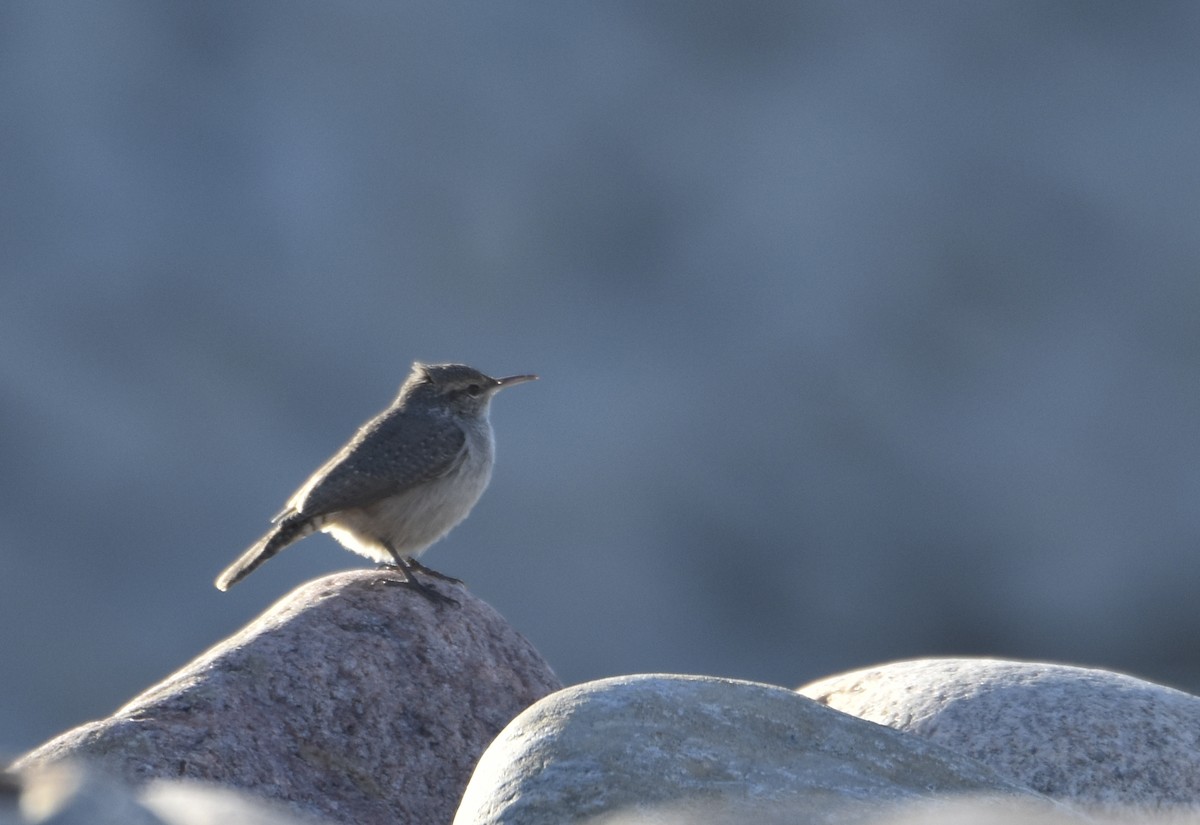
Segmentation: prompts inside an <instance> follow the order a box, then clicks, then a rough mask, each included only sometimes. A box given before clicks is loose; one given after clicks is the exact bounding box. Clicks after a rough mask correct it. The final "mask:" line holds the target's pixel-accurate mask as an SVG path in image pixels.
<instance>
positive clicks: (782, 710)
mask: <svg viewBox="0 0 1200 825" xmlns="http://www.w3.org/2000/svg"><path fill="white" fill-rule="evenodd" d="M945 794H982V795H1001V796H1005V797H1012V798H1019V799H1025V800H1028V801H1031V802H1034V801H1038V800H1040V798H1039V797H1037V795H1036V794H1033V793H1031V792H1029V791H1027V790H1026V789H1024V788H1020V787H1018V786H1016V785H1014V784H1012V783H1010V782H1008V781H1007V780H1004V779H1002V778H1001V777H1000V776H998V775H997V774H995V773H994V772H992V771H991V770H989V769H988V768H986V767H984V766H983V765H980V764H979V763H978V762H975V761H974V760H972V759H969V758H966V757H964V756H962V755H960V754H956V753H953V752H951V751H947V750H944V749H943V748H940V747H938V746H936V745H933V744H931V743H930V742H928V741H926V740H923V739H921V738H919V737H915V736H906V735H903V734H900V733H897V732H895V731H891V730H888V729H887V728H883V727H880V726H878V725H874V724H869V723H866V722H863V721H862V720H859V719H855V718H854V717H852V716H847V715H845V714H842V713H835V712H833V711H831V710H830V709H828V708H825V707H822V706H821V705H820V704H819V703H817V702H814V701H811V700H809V699H806V698H805V697H803V696H799V695H798V694H796V693H795V692H793V691H790V690H787V689H785V688H780V687H774V686H771V685H761V684H756V683H753V682H741V681H735V680H731V679H718V678H710V677H699V676H655V675H645V676H625V677H619V678H614V679H605V680H601V681H598V682H589V683H587V684H583V685H578V686H575V687H571V688H567V689H566V690H562V691H559V692H558V693H555V694H553V695H552V696H549V697H547V698H546V699H543V700H542V701H540V702H538V703H537V704H536V705H534V706H533V707H531V708H529V709H528V710H527V711H525V712H524V713H522V714H521V715H520V716H518V717H517V718H516V719H514V720H513V721H512V723H510V724H509V726H508V727H507V728H505V730H504V732H503V733H501V734H500V736H499V737H498V738H497V739H496V741H495V742H493V743H492V745H491V746H490V747H489V748H488V749H487V752H486V753H484V755H483V758H482V759H481V760H480V763H479V766H478V767H477V768H476V770H475V773H474V775H473V776H472V777H471V782H470V784H469V785H468V787H467V792H466V794H465V795H464V797H463V801H462V805H461V806H460V808H459V810H458V815H457V816H456V817H455V819H454V823H455V825H501V823H506V824H510V825H511V824H512V823H520V825H566V823H584V822H588V823H597V825H598V823H602V822H603V823H618V822H620V823H626V822H628V823H634V822H637V823H644V822H689V823H693V822H713V823H718V822H719V823H726V822H730V823H733V822H753V823H764V824H767V823H776V822H778V823H783V822H788V823H793V822H806V823H810V822H811V823H834V822H838V823H841V822H861V821H865V820H866V819H867V818H869V817H871V816H874V815H877V814H879V813H880V811H881V810H883V809H885V808H887V807H888V806H890V805H892V804H895V803H899V802H902V801H905V800H917V799H923V798H926V799H927V798H930V797H931V796H934V795H945Z"/></svg>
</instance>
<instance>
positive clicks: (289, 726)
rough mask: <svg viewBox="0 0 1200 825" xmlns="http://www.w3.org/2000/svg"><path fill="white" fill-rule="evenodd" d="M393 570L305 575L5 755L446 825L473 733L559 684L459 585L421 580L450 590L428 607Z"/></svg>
mask: <svg viewBox="0 0 1200 825" xmlns="http://www.w3.org/2000/svg"><path fill="white" fill-rule="evenodd" d="M393 579H394V577H393V576H392V575H391V574H388V573H386V572H379V571H374V570H360V571H354V572H350V573H340V574H336V575H333V576H327V577H325V578H322V579H318V580H317V581H315V582H311V583H309V584H307V585H304V586H302V587H300V588H298V589H297V590H295V591H294V592H292V593H291V594H289V595H288V596H286V597H284V598H283V599H281V600H280V601H279V602H278V603H276V604H275V605H274V606H273V607H272V608H270V609H269V610H268V611H267V612H266V613H264V614H263V615H262V616H260V617H259V618H258V619H256V620H255V621H254V622H252V623H251V624H249V625H248V626H247V627H246V628H244V629H243V630H242V631H241V632H239V633H237V634H236V635H234V636H232V637H230V638H229V639H227V640H226V641H224V642H222V643H221V644H219V645H217V646H216V647H214V648H212V649H211V650H209V651H208V652H207V653H205V654H203V655H202V656H200V657H199V658H197V659H196V660H194V661H193V662H191V663H190V664H188V665H187V666H185V667H184V668H183V669H181V670H180V671H178V672H177V673H175V674H173V675H172V676H170V677H168V678H167V679H166V680H164V681H163V682H162V683H160V684H158V685H156V686H154V687H152V688H150V689H149V690H147V691H146V692H144V693H143V694H142V695H140V696H138V697H137V698H135V699H133V700H132V701H131V702H129V703H128V704H127V705H125V706H124V707H122V708H121V709H120V710H118V711H117V712H116V713H114V714H113V715H112V716H110V717H109V718H107V719H103V720H100V721H96V722H91V723H88V724H85V725H82V726H80V727H78V728H75V729H73V730H70V731H68V732H66V733H64V734H62V735H61V736H59V737H57V738H56V739H53V740H51V741H50V742H48V743H46V744H45V745H42V746H41V747H39V748H37V749H36V750H34V751H32V752H31V753H29V754H27V755H26V756H25V757H23V758H22V759H21V760H20V761H19V762H18V763H17V765H16V766H15V767H16V768H17V769H25V768H30V767H34V766H40V765H47V764H52V763H55V762H58V761H60V760H64V759H73V760H80V761H83V762H85V763H87V764H89V765H91V766H94V767H95V768H97V769H99V770H100V771H102V772H104V773H107V774H111V775H113V776H115V777H118V778H121V779H124V780H125V781H128V782H130V783H133V784H135V785H137V784H139V783H141V782H144V781H146V780H149V779H155V778H171V779H178V778H186V779H195V780H202V781H206V782H215V783H219V784H221V785H223V786H226V787H231V788H243V789H247V790H248V791H250V792H252V793H254V794H257V795H260V796H262V797H266V798H269V799H274V800H279V801H282V802H284V803H287V804H288V806H289V807H290V809H291V810H294V811H297V812H300V813H307V814H315V815H317V816H322V817H326V818H328V819H331V820H334V821H340V822H353V823H375V822H379V823H383V822H387V823H408V822H412V823H433V822H448V821H449V820H450V818H451V817H452V816H453V813H454V808H455V805H456V804H457V802H458V799H459V796H460V795H461V793H462V790H463V788H464V786H465V785H466V782H467V779H468V777H469V776H470V772H471V769H472V768H473V767H474V764H475V761H476V760H477V759H478V757H479V755H480V754H481V753H482V752H483V750H484V748H485V747H486V746H487V744H488V743H489V742H490V741H491V740H492V738H493V737H494V736H495V735H496V734H497V733H498V732H499V731H500V729H501V728H503V727H504V726H505V724H507V723H508V721H509V720H510V719H512V717H513V716H515V715H516V714H518V713H519V712H520V711H521V710H523V709H524V708H525V707H527V706H528V705H530V704H531V703H533V702H534V701H536V700H537V699H539V698H540V697H542V696H545V695H546V694H547V693H550V692H551V691H553V690H555V689H557V688H558V687H560V686H561V684H560V682H559V681H558V679H557V677H555V675H554V673H553V672H552V671H551V669H550V667H549V666H548V665H547V664H546V663H545V661H544V660H543V659H542V658H541V656H540V655H539V654H538V653H537V652H536V651H535V650H534V648H533V647H532V646H531V645H530V644H529V642H527V641H526V640H525V639H524V638H523V637H522V636H520V635H519V634H517V633H516V631H514V630H513V629H512V628H511V627H510V626H509V625H508V624H507V623H506V622H505V621H504V619H503V618H501V617H500V615H499V614H497V613H496V612H495V611H494V610H492V609H491V608H490V607H489V606H488V605H486V604H485V603H483V602H482V601H480V600H479V599H476V598H475V597H473V596H472V595H471V594H470V593H469V592H468V591H467V590H465V589H464V588H460V587H455V586H451V585H448V584H445V583H442V582H430V586H431V587H436V588H437V589H438V590H440V591H441V592H443V593H445V594H447V595H451V596H453V598H455V599H457V600H458V601H459V602H460V604H459V605H453V604H434V603H433V602H431V601H430V600H429V599H427V598H424V597H423V596H421V595H420V594H418V593H416V592H414V591H412V590H410V589H408V588H406V587H404V586H402V585H400V586H397V585H393V584H390V583H389V582H390V581H391V580H393ZM427 581H428V579H427Z"/></svg>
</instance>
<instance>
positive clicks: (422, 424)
mask: <svg viewBox="0 0 1200 825" xmlns="http://www.w3.org/2000/svg"><path fill="white" fill-rule="evenodd" d="M465 456H466V436H465V435H464V433H463V431H462V429H460V428H459V426H458V425H457V424H455V423H454V422H453V421H451V420H449V419H446V418H442V417H435V418H430V417H428V416H410V415H405V413H404V410H403V409H398V410H397V409H393V410H387V411H386V412H383V413H381V414H380V415H378V416H376V417H375V418H373V419H372V420H370V421H368V422H367V423H366V424H364V425H363V426H362V427H361V428H360V429H359V431H358V432H357V433H355V435H354V438H352V439H351V440H350V442H349V443H348V444H346V446H345V447H343V448H342V449H340V450H338V452H337V453H336V454H335V455H334V456H333V457H332V458H330V459H329V460H328V461H326V462H325V463H324V464H323V465H322V466H321V467H320V469H318V470H317V471H316V472H315V473H313V474H312V475H311V476H310V477H309V479H308V481H306V482H305V483H304V485H303V486H301V487H300V489H299V490H297V491H296V492H295V493H294V494H293V495H292V497H291V499H289V500H288V503H287V506H286V507H285V508H284V510H283V512H281V513H280V514H279V515H277V516H276V517H275V519H274V521H276V522H279V521H282V520H284V519H288V518H292V517H295V516H300V517H301V518H304V519H305V520H308V519H313V518H316V517H318V516H323V515H327V514H329V513H334V512H337V511H338V510H344V509H346V508H348V507H365V506H367V505H370V504H374V503H375V502H377V501H379V500H380V499H383V498H386V497H388V496H391V495H394V494H396V493H398V492H400V491H402V490H405V489H408V488H409V487H413V486H416V485H418V484H423V483H425V482H429V481H433V480H434V479H436V478H440V477H441V476H443V475H445V474H446V473H449V472H450V471H452V470H453V469H454V468H455V467H457V466H458V464H459V463H461V462H462V460H463V459H464V458H465Z"/></svg>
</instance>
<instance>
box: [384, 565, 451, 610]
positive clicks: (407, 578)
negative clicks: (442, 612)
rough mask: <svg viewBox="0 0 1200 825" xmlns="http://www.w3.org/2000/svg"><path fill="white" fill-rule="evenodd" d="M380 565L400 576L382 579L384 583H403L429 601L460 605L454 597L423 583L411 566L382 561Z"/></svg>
mask: <svg viewBox="0 0 1200 825" xmlns="http://www.w3.org/2000/svg"><path fill="white" fill-rule="evenodd" d="M380 567H381V568H383V569H385V570H391V571H394V572H396V573H399V574H400V576H401V578H398V579H390V578H389V579H382V583H383V584H385V585H394V586H400V585H403V586H404V587H408V588H410V589H412V590H415V591H417V592H418V593H420V594H421V595H422V596H424V597H425V598H427V599H429V601H431V602H433V603H434V604H452V605H454V606H455V607H460V606H461V604H460V602H459V601H458V599H455V598H453V597H451V596H447V595H446V594H445V593H442V592H441V591H439V590H438V589H437V588H436V587H430V586H429V585H427V584H423V583H422V582H421V581H420V580H418V579H417V577H416V573H415V570H414V569H413V568H410V567H406V566H404V565H401V564H390V563H388V562H384V563H383V564H381V565H380ZM446 578H449V577H448V576H447V577H446ZM454 581H458V580H457V579H455V580H454ZM459 583H460V584H461V582H459Z"/></svg>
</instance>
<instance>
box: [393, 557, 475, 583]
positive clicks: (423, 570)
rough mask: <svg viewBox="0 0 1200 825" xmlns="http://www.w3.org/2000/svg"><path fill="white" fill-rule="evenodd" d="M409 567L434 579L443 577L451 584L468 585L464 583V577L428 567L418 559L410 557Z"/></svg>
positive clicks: (442, 578) (443, 579)
mask: <svg viewBox="0 0 1200 825" xmlns="http://www.w3.org/2000/svg"><path fill="white" fill-rule="evenodd" d="M407 569H408V570H410V571H415V572H417V573H424V574H425V575H426V576H429V577H431V578H434V579H441V580H442V581H444V582H450V584H461V585H462V586H463V587H466V585H465V584H463V580H462V579H456V578H454V577H453V576H447V575H446V574H445V573H439V572H438V571H436V570H434V569H433V568H432V567H426V566H425V565H423V564H421V562H419V561H417V560H416V559H412V558H410V559H408V567H407Z"/></svg>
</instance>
